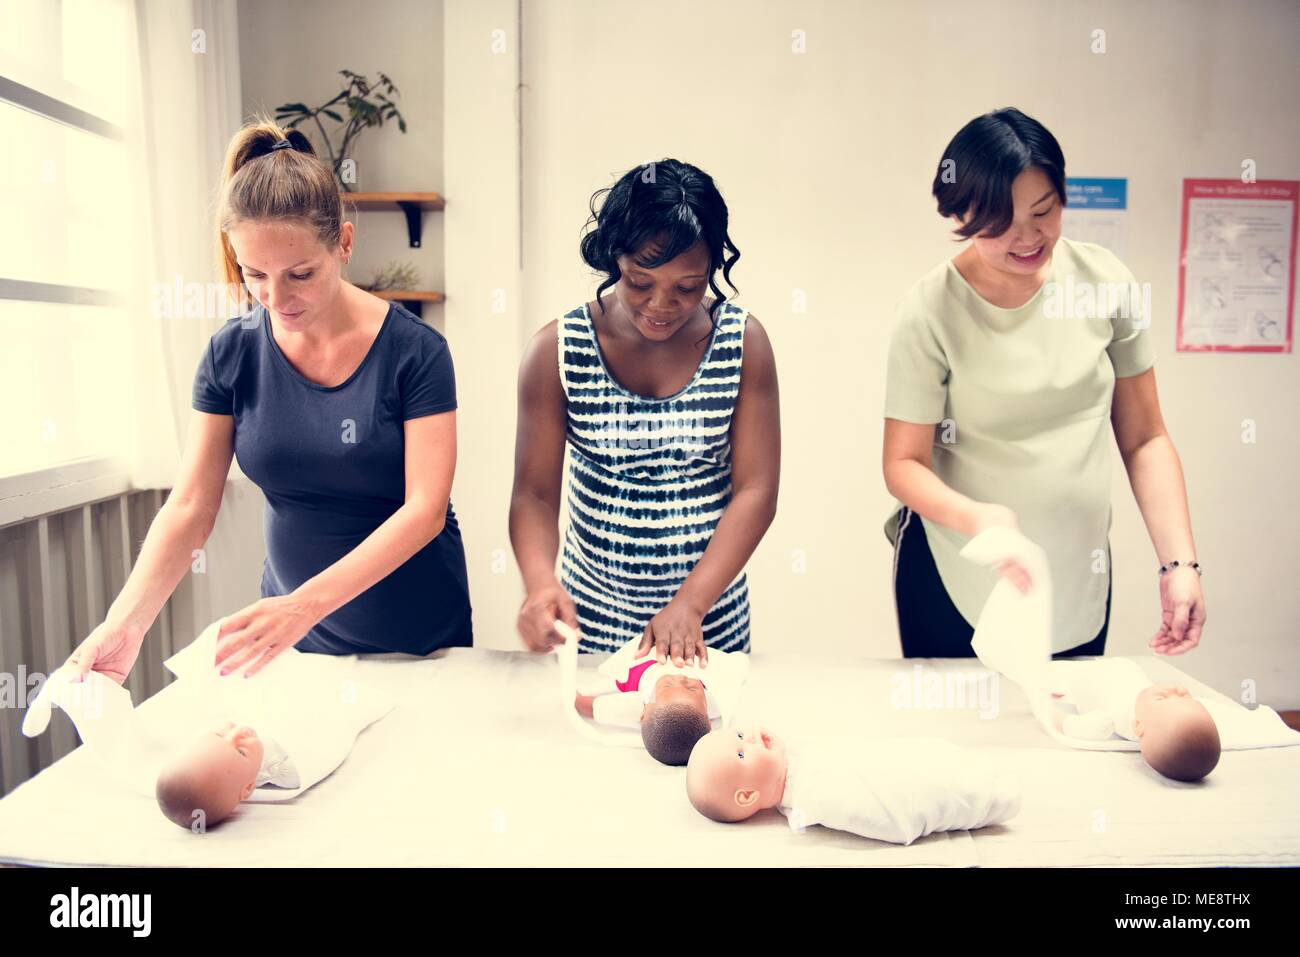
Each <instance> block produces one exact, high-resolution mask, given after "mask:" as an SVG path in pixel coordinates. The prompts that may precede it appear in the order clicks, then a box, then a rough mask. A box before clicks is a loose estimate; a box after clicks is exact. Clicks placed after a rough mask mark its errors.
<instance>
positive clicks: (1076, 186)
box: [1061, 176, 1128, 261]
mask: <svg viewBox="0 0 1300 957" xmlns="http://www.w3.org/2000/svg"><path fill="white" fill-rule="evenodd" d="M1065 199H1066V203H1065V212H1064V214H1063V215H1062V219H1061V232H1063V233H1064V234H1065V235H1066V236H1068V237H1070V238H1071V239H1077V240H1080V241H1082V242H1085V243H1096V244H1097V245H1098V246H1105V247H1106V248H1107V249H1109V250H1110V251H1111V252H1113V253H1114V254H1115V255H1116V256H1118V257H1119V259H1120V260H1121V261H1126V260H1127V259H1128V212H1127V211H1128V180H1127V179H1116V178H1091V179H1084V178H1078V177H1073V176H1071V177H1067V178H1066V180H1065Z"/></svg>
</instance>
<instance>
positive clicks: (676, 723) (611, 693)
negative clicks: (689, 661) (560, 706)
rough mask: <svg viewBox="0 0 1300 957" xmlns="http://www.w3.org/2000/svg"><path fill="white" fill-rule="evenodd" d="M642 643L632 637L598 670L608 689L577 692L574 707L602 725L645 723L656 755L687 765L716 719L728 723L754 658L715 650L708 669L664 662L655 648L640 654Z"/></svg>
mask: <svg viewBox="0 0 1300 957" xmlns="http://www.w3.org/2000/svg"><path fill="white" fill-rule="evenodd" d="M639 644H640V639H633V640H632V641H629V642H628V643H627V644H625V645H624V646H623V647H622V648H620V649H619V650H618V651H616V652H615V653H614V654H613V655H611V656H610V657H609V658H608V659H607V660H606V661H604V662H602V663H601V665H600V666H599V667H598V668H597V669H596V670H597V671H598V672H600V674H601V675H602V677H603V678H604V680H605V681H606V682H607V683H608V693H600V694H595V695H589V694H588V695H584V694H576V693H575V695H574V707H575V708H577V710H578V713H579V714H581V715H583V716H584V717H588V718H592V719H594V720H595V721H597V722H599V723H601V724H610V725H618V726H620V727H626V728H640V731H641V741H642V743H643V744H644V745H645V749H646V751H647V752H649V754H650V756H651V757H653V758H654V759H655V760H656V761H659V762H660V763H661V764H667V765H675V766H680V765H683V764H685V763H686V761H687V759H688V758H689V757H690V755H691V749H692V748H693V747H695V743H696V742H697V741H699V740H700V738H702V737H704V735H706V734H708V733H709V731H710V730H711V729H712V727H713V724H712V722H713V720H714V719H717V718H723V719H724V723H725V717H726V716H728V715H729V714H730V710H731V705H732V704H733V702H734V700H735V698H736V696H737V695H738V694H739V690H740V686H741V685H742V684H743V683H744V680H745V677H746V676H747V675H748V673H749V658H748V656H746V655H744V654H742V653H740V652H726V651H717V650H710V652H709V664H708V665H707V666H706V668H704V669H700V668H695V667H693V666H691V665H684V666H678V665H675V664H674V663H673V662H672V661H671V659H670V660H668V661H665V662H664V663H663V664H660V663H659V662H658V660H657V658H656V656H655V652H654V649H653V648H652V649H650V652H649V653H648V654H645V655H640V656H638V655H637V654H636V649H637V646H638V645H639ZM705 671H707V673H708V679H709V683H708V684H706V683H705V681H704V680H703V675H704V673H705ZM710 685H712V686H713V690H711V689H710Z"/></svg>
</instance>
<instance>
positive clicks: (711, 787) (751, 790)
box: [686, 723, 786, 823]
mask: <svg viewBox="0 0 1300 957" xmlns="http://www.w3.org/2000/svg"><path fill="white" fill-rule="evenodd" d="M785 774H786V756H785V742H783V741H782V740H781V739H780V738H778V737H777V736H776V735H774V734H773V733H772V732H770V731H768V730H767V728H764V727H762V726H760V725H755V724H748V723H742V724H738V725H737V726H735V727H731V728H720V729H719V730H717V731H711V732H709V733H708V734H706V735H705V736H704V737H702V738H700V741H699V743H698V744H697V745H695V750H694V751H692V752H691V759H690V763H689V764H687V766H686V796H687V797H688V798H690V801H691V804H692V805H694V807H695V810H697V811H699V812H700V813H701V814H703V815H704V816H705V817H707V818H709V819H710V820H713V821H723V822H727V823H730V822H733V821H743V820H745V819H746V818H748V817H751V816H753V815H754V814H755V813H756V812H758V811H761V810H763V809H764V808H769V807H776V805H777V804H778V803H779V802H780V800H781V797H782V795H784V794H785Z"/></svg>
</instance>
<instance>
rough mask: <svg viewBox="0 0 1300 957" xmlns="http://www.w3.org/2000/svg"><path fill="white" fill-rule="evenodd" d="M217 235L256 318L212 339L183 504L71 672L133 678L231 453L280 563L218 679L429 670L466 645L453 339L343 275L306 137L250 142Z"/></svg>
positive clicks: (233, 624)
mask: <svg viewBox="0 0 1300 957" xmlns="http://www.w3.org/2000/svg"><path fill="white" fill-rule="evenodd" d="M217 229H218V240H219V247H218V248H219V250H220V255H221V267H222V270H223V272H224V275H225V279H226V282H227V283H228V284H229V287H230V289H231V291H232V292H241V291H242V287H244V286H246V287H247V290H248V293H249V294H250V295H251V297H252V300H253V301H254V302H255V305H254V306H253V307H252V308H251V309H250V310H248V311H247V312H245V313H244V314H243V315H241V316H239V317H237V318H234V319H231V320H230V321H229V322H227V323H226V324H225V326H224V327H223V328H221V329H220V330H218V332H217V333H216V334H215V335H213V336H212V338H211V340H210V341H209V342H208V346H207V348H206V349H205V350H204V353H203V356H202V359H201V360H200V362H199V366H198V370H197V372H196V374H195V378H194V395H193V406H194V409H195V412H194V419H193V422H192V425H191V428H190V434H189V439H188V443H187V447H186V450H185V455H184V460H183V462H182V464H181V468H180V474H179V475H178V476H177V479H176V482H175V485H174V488H173V490H172V493H171V495H169V496H168V499H167V502H166V504H165V505H164V506H163V508H162V510H161V511H160V512H159V513H158V516H157V517H156V518H155V519H154V522H153V525H152V526H151V527H150V529H149V534H148V537H147V538H146V539H145V542H144V546H143V548H142V550H141V552H140V557H139V559H138V560H137V562H136V564H135V567H134V568H133V569H132V571H131V575H130V577H129V578H128V580H127V582H126V585H125V586H124V587H123V589H122V591H121V593H120V594H119V595H118V597H117V599H116V600H115V601H114V602H113V604H112V607H111V608H110V609H109V612H108V615H107V616H106V617H105V620H104V622H103V624H101V625H100V626H99V627H98V628H96V629H95V631H93V632H92V633H91V634H90V636H88V637H87V638H86V640H85V641H84V642H82V644H81V645H80V647H78V649H77V650H76V651H75V652H74V653H73V654H72V656H71V658H70V660H71V661H72V662H73V663H75V664H76V666H77V667H78V669H79V670H80V672H81V673H82V674H83V675H84V674H85V673H86V672H88V671H90V670H95V671H100V672H103V673H105V674H107V675H109V676H110V677H112V678H113V679H115V680H116V681H119V682H121V681H123V680H125V678H126V675H127V673H128V672H129V671H130V669H131V666H132V664H134V662H135V659H136V657H137V655H138V654H139V650H140V644H141V642H142V641H143V638H144V634H145V633H146V632H147V631H148V629H149V627H150V625H152V623H153V620H154V618H155V617H156V616H157V614H158V612H159V610H160V609H161V608H162V606H163V604H164V603H165V602H166V600H167V598H168V597H169V596H170V595H171V593H172V591H173V590H174V589H175V587H176V585H177V584H178V583H179V582H180V580H181V578H182V577H183V576H184V575H185V572H186V571H187V569H188V568H189V565H190V561H191V556H192V552H193V550H194V549H196V548H198V547H200V546H201V545H202V544H203V543H204V541H206V539H207V537H208V535H209V534H210V533H211V531H212V527H213V525H214V523H215V521H216V517H217V510H218V509H219V507H220V505H221V495H222V489H223V487H224V485H225V481H226V475H227V473H228V471H229V469H230V462H231V459H232V456H238V459H239V465H240V468H241V469H243V471H244V474H246V475H247V476H248V477H249V478H250V479H251V480H252V481H253V482H255V483H256V484H257V485H258V486H259V487H260V488H261V489H262V492H263V493H264V494H265V497H266V510H265V516H264V523H263V528H264V534H265V538H266V562H265V565H264V566H263V570H262V582H261V594H262V598H261V599H260V600H259V601H256V602H254V603H253V604H251V605H249V606H247V607H246V608H244V609H242V610H241V611H239V612H237V613H235V614H233V615H231V616H229V617H228V618H226V619H225V621H224V622H223V624H222V627H221V639H220V641H219V644H218V650H217V663H218V664H219V665H220V666H221V668H222V670H223V673H233V672H236V671H240V670H242V671H243V673H244V674H246V675H251V674H254V673H256V672H257V671H258V670H260V669H261V668H262V667H264V666H265V665H266V664H267V663H268V662H269V661H271V660H272V659H273V658H274V657H275V656H276V655H278V654H279V653H280V652H282V651H283V650H284V649H286V648H289V647H294V646H296V647H297V648H298V649H299V650H302V651H315V652H323V653H326V654H354V653H363V652H390V651H397V652H408V653H410V654H416V655H426V654H429V653H430V652H432V651H434V650H436V649H438V648H442V647H448V646H455V645H469V644H471V641H472V630H471V610H470V601H469V589H468V585H467V576H466V570H465V552H464V548H463V546H462V544H461V537H460V528H459V525H458V524H457V521H456V516H455V513H454V511H453V510H452V507H451V502H450V494H451V483H452V474H453V472H454V471H455V465H456V412H455V410H456V383H455V374H454V371H453V368H452V361H451V353H450V351H449V349H448V346H447V341H446V339H444V338H443V336H442V335H441V334H439V333H438V332H437V331H436V330H434V329H433V328H432V327H430V326H428V325H425V324H424V323H423V322H421V321H420V320H419V319H418V318H417V317H416V316H414V315H412V314H411V313H410V312H408V311H407V310H406V309H404V308H402V306H400V305H398V304H397V303H390V302H387V301H385V300H383V299H379V298H378V297H376V296H372V295H371V294H370V293H367V292H365V291H363V290H361V289H358V288H357V287H356V286H354V285H352V284H351V283H349V282H347V281H346V280H345V279H343V277H342V275H341V270H342V267H343V266H344V265H345V264H346V263H347V262H348V260H349V259H351V257H352V252H353V233H354V230H353V225H352V223H350V222H346V221H345V220H344V218H343V203H342V199H341V197H340V194H339V189H338V185H337V184H336V182H335V180H334V176H333V174H332V172H331V171H330V169H329V167H328V166H327V165H326V164H325V163H324V162H322V161H321V160H320V158H319V157H317V156H316V154H315V151H314V150H313V149H312V146H311V143H310V142H309V141H308V140H307V138H306V137H305V136H304V135H303V134H302V133H301V132H299V131H297V130H289V131H285V130H282V129H281V128H280V127H279V126H277V125H276V124H275V123H273V122H270V121H269V120H265V119H262V120H259V121H258V122H256V123H252V124H249V125H247V126H245V127H244V128H243V129H241V130H240V131H239V132H238V133H236V134H235V137H234V139H233V140H232V141H231V143H230V145H229V147H228V149H227V152H226V160H225V169H224V176H223V183H222V190H221V198H220V203H219V207H218V212H217Z"/></svg>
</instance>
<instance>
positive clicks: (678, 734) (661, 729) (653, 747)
mask: <svg viewBox="0 0 1300 957" xmlns="http://www.w3.org/2000/svg"><path fill="white" fill-rule="evenodd" d="M712 727H713V725H712V724H711V723H710V722H709V704H708V699H707V698H706V697H705V692H704V684H703V683H702V682H701V681H699V680H698V679H696V678H688V677H686V675H683V674H673V673H671V672H670V673H668V674H665V675H660V676H659V680H658V681H656V682H655V685H654V689H653V690H652V692H651V695H650V700H649V701H648V702H646V705H645V707H644V708H643V709H642V710H641V741H642V743H644V744H645V749H646V750H647V751H648V752H650V756H651V757H652V758H654V759H655V760H656V761H658V762H660V763H661V764H668V765H673V766H675V767H676V766H680V765H683V764H685V763H686V761H687V759H688V758H690V756H691V749H692V748H693V747H695V742H697V741H699V740H700V738H702V737H704V736H705V735H706V734H708V733H709V729H710V728H712Z"/></svg>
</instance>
